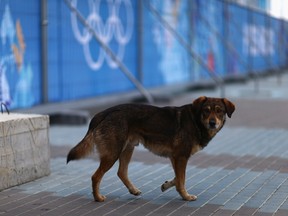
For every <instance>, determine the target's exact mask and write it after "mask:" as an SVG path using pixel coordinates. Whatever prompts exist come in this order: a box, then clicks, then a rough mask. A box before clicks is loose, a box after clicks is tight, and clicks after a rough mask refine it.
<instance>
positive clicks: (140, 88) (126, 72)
mask: <svg viewBox="0 0 288 216" xmlns="http://www.w3.org/2000/svg"><path fill="white" fill-rule="evenodd" d="M64 1H65V3H66V4H67V6H68V7H69V9H70V10H71V11H72V12H73V13H75V15H76V17H77V18H78V20H79V21H80V22H81V23H82V25H84V26H85V27H86V28H87V30H88V31H89V33H90V34H91V35H92V36H93V37H94V38H95V40H96V41H97V42H98V43H99V45H100V46H101V47H102V49H103V50H104V51H105V52H106V53H107V54H108V55H109V57H110V58H111V59H112V60H113V61H114V62H115V63H116V64H117V66H118V67H119V69H120V70H121V71H122V72H123V74H124V75H125V76H126V77H127V78H128V79H129V80H130V81H131V82H132V83H133V84H134V85H135V87H136V88H137V89H138V91H139V92H140V93H141V94H142V95H143V96H144V97H145V98H146V99H147V101H148V102H149V103H153V102H154V99H153V97H152V95H151V94H150V93H149V92H148V91H147V90H146V89H145V88H144V86H143V85H142V84H141V83H140V82H139V81H138V80H137V79H136V78H135V77H134V75H133V74H132V73H131V72H130V71H129V69H128V68H127V67H126V65H125V64H124V63H123V62H122V61H120V60H119V59H118V58H117V56H116V55H115V54H114V52H113V51H112V50H111V49H110V47H109V46H107V45H106V44H105V43H104V42H103V41H102V40H101V39H100V37H99V36H98V35H97V33H96V32H95V30H94V29H93V28H92V27H91V26H90V25H89V23H88V22H87V21H86V20H85V18H84V17H83V16H82V14H81V13H80V12H79V11H78V10H77V8H76V7H75V6H74V5H73V4H72V3H71V1H69V0H64Z"/></svg>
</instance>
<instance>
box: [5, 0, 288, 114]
mask: <svg viewBox="0 0 288 216" xmlns="http://www.w3.org/2000/svg"><path fill="white" fill-rule="evenodd" d="M43 2H45V1H43ZM40 4H41V1H39V0H29V1H21V0H1V1H0V38H1V42H0V101H1V102H3V103H5V104H7V105H9V107H10V108H12V109H14V108H25V107H31V106H35V105H37V104H41V103H42V102H43V94H44V93H43V86H47V91H46V92H48V95H47V98H48V102H60V101H69V100H76V99H82V98H88V97H94V96H99V95H107V94H114V93H119V92H127V91H133V90H135V87H134V85H133V84H132V83H131V82H130V81H129V80H128V79H127V78H126V77H125V76H124V75H123V73H122V72H121V70H120V69H119V68H118V66H117V65H116V64H115V62H114V61H113V60H111V58H110V57H109V56H108V55H107V54H106V53H105V52H104V50H103V49H102V48H101V46H100V45H99V44H98V43H97V42H96V40H95V39H94V38H93V37H92V35H91V34H90V33H89V32H88V31H87V29H86V28H85V27H83V25H82V24H81V23H80V22H79V20H77V17H76V16H75V14H74V13H72V12H71V11H70V10H69V8H68V7H67V5H66V4H65V2H64V1H59V0H47V5H46V6H47V11H48V17H47V18H48V35H47V37H48V41H47V46H48V50H47V54H48V55H47V56H48V59H47V61H48V68H47V69H48V74H47V80H44V79H43V77H42V76H43V74H42V71H41V68H42V61H41V55H42V50H41V49H42V46H41V36H42V35H41V22H42V21H41V10H40V8H41V5H40ZM71 4H72V5H73V6H75V7H76V8H77V9H78V10H79V11H80V12H81V14H82V15H83V16H84V18H85V19H86V22H87V23H88V24H89V25H90V26H91V27H92V28H93V29H94V30H95V32H96V33H97V35H98V36H99V37H100V38H101V40H102V41H103V42H104V43H105V44H107V45H108V46H109V47H110V48H111V49H112V50H113V51H114V52H115V54H116V55H117V57H118V58H119V59H120V60H122V61H123V63H124V64H125V65H126V66H127V68H128V69H129V70H130V71H131V73H132V74H133V75H134V76H135V77H136V78H138V79H139V80H140V81H141V82H142V84H143V85H144V86H145V87H147V88H148V89H149V88H152V87H160V86H165V85H171V84H175V83H197V82H199V81H201V80H203V79H210V76H209V73H208V72H209V71H210V72H211V71H212V73H215V74H217V75H218V76H221V77H227V76H229V77H230V76H239V75H246V74H248V73H251V72H253V73H262V72H264V71H266V70H270V69H278V68H282V67H287V65H288V23H287V22H284V21H283V20H279V19H275V18H272V17H270V16H268V15H267V14H264V13H261V12H256V11H253V10H251V9H247V8H244V7H241V6H239V5H236V4H232V3H227V1H224V0H206V1H201V0H193V1H188V0H186V1H173V0H165V1H156V0H143V1H133V0H117V1H116V0H102V1H101V0H94V1H92V0H91V1H89V0H87V1H77V0H72V1H71ZM151 8H153V9H155V10H156V11H157V12H158V13H159V14H160V15H161V17H162V18H163V19H164V20H165V21H166V22H167V23H169V25H170V26H171V27H172V28H173V29H175V30H176V32H177V33H178V34H179V35H180V36H181V38H182V39H183V41H185V43H186V44H187V45H188V46H189V47H190V48H191V50H192V51H193V52H194V53H195V54H196V55H197V56H199V58H200V59H201V61H202V62H203V63H204V64H205V65H204V66H203V65H201V64H199V62H198V61H196V60H195V59H193V58H192V57H191V55H189V52H187V49H185V47H183V44H181V43H179V40H177V38H175V37H174V35H173V34H172V33H171V32H170V31H168V30H167V29H166V28H165V27H164V26H163V25H162V24H161V22H159V19H158V18H157V17H156V16H155V15H154V14H153V13H152V12H151ZM208 70H209V71H208ZM43 82H46V84H47V85H43Z"/></svg>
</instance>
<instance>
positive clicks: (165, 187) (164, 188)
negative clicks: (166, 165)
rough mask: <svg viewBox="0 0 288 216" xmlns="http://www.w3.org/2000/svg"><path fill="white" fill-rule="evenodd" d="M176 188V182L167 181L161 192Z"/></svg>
mask: <svg viewBox="0 0 288 216" xmlns="http://www.w3.org/2000/svg"><path fill="white" fill-rule="evenodd" d="M174 186H175V182H174V181H173V180H172V181H165V182H164V183H163V184H162V185H161V191H162V192H164V191H166V190H168V189H169V188H171V187H174Z"/></svg>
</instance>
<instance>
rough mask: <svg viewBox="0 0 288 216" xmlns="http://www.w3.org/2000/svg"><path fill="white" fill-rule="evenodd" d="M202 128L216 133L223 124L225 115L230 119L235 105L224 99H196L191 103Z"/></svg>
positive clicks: (203, 97)
mask: <svg viewBox="0 0 288 216" xmlns="http://www.w3.org/2000/svg"><path fill="white" fill-rule="evenodd" d="M193 107H194V108H195V109H196V111H197V114H198V115H199V117H200V121H201V123H202V124H203V126H204V127H205V128H206V129H207V130H209V131H211V132H212V131H214V132H217V131H219V130H220V129H221V128H222V126H223V125H224V123H225V120H226V114H227V116H228V117H229V118H231V116H232V113H233V112H234V111H235V105H234V104H233V103H232V102H230V101H229V100H227V99H226V98H208V97H205V96H202V97H199V98H197V99H196V100H195V101H194V102H193Z"/></svg>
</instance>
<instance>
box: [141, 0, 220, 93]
mask: <svg viewBox="0 0 288 216" xmlns="http://www.w3.org/2000/svg"><path fill="white" fill-rule="evenodd" d="M148 1H149V0H148ZM144 2H145V5H146V7H147V8H148V9H149V10H150V12H151V13H152V14H153V15H154V16H155V17H156V18H157V19H158V21H159V22H160V23H161V24H162V25H163V27H165V28H166V30H168V31H169V32H170V33H171V34H172V35H173V36H174V37H175V39H177V40H178V42H179V43H180V44H181V45H182V46H183V48H185V50H186V51H187V52H188V54H189V55H190V56H191V57H192V58H193V59H194V60H195V61H196V62H197V63H198V64H199V65H201V66H202V67H203V68H205V69H206V70H205V71H207V72H208V75H209V76H210V77H211V78H212V79H213V81H214V82H215V83H216V84H217V85H218V86H219V87H220V91H221V93H220V94H221V97H224V96H225V89H224V80H223V79H222V78H221V77H220V76H219V75H217V74H216V73H215V71H214V70H212V69H211V68H210V67H208V66H207V64H205V62H204V61H203V60H202V59H201V58H200V57H199V56H198V55H197V54H196V53H195V52H194V51H193V50H192V49H191V47H190V46H189V44H188V43H187V42H186V41H185V40H184V39H183V37H182V36H181V35H180V34H179V33H178V32H177V31H176V30H175V29H174V28H173V27H172V26H171V25H170V24H169V23H168V22H167V21H166V20H165V19H164V18H163V17H162V16H161V14H160V13H159V12H158V11H157V10H156V9H155V8H154V7H153V6H152V5H151V3H150V2H149V3H148V2H147V1H144Z"/></svg>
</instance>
